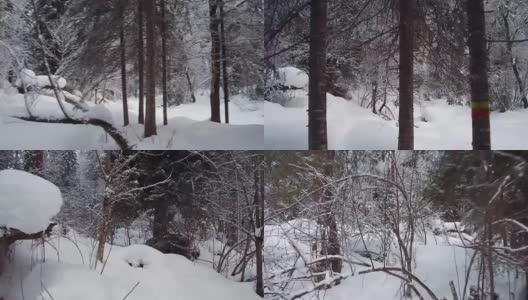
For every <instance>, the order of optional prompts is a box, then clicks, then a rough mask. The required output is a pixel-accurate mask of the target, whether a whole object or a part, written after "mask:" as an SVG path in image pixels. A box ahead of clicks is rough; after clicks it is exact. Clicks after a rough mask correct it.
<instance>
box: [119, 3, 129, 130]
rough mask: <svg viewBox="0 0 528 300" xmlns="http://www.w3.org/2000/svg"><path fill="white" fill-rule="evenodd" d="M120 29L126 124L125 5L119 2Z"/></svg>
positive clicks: (126, 122)
mask: <svg viewBox="0 0 528 300" xmlns="http://www.w3.org/2000/svg"><path fill="white" fill-rule="evenodd" d="M120 9H121V30H120V32H119V48H120V50H121V92H122V94H123V124H124V126H127V125H128V124H129V123H130V122H129V120H128V102H127V79H126V45H125V16H124V14H125V13H124V10H125V7H124V5H123V3H121V8H120Z"/></svg>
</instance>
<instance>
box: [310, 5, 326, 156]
mask: <svg viewBox="0 0 528 300" xmlns="http://www.w3.org/2000/svg"><path fill="white" fill-rule="evenodd" d="M327 6H328V3H327V0H313V1H312V3H311V14H310V77H309V85H308V87H309V92H308V94H309V95H308V148H309V149H310V150H326V149H328V141H327V132H326V39H327V36H326V35H327V24H326V22H327Z"/></svg>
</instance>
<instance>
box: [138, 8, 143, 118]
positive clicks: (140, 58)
mask: <svg viewBox="0 0 528 300" xmlns="http://www.w3.org/2000/svg"><path fill="white" fill-rule="evenodd" d="M143 47H144V45H143V0H138V57H137V59H138V78H139V96H138V98H139V110H138V123H139V124H145V113H144V108H145V104H144V103H143V96H144V93H145V92H144V90H143V83H144V80H143V75H144V71H143V64H144V59H145V56H144V54H143Z"/></svg>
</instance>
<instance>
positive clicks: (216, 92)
mask: <svg viewBox="0 0 528 300" xmlns="http://www.w3.org/2000/svg"><path fill="white" fill-rule="evenodd" d="M217 9H218V0H209V31H210V32H211V121H212V122H218V123H220V122H221V120H220V33H219V28H218V27H219V26H218V25H219V18H218V12H217Z"/></svg>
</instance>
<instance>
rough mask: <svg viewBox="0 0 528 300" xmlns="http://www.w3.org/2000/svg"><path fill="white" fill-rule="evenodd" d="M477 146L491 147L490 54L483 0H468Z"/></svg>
mask: <svg viewBox="0 0 528 300" xmlns="http://www.w3.org/2000/svg"><path fill="white" fill-rule="evenodd" d="M466 14H467V17H468V32H469V38H468V47H469V83H470V87H471V119H472V127H473V150H490V148H491V139H490V120H489V85H488V74H487V71H488V57H487V51H486V20H485V16H484V1H483V0H466Z"/></svg>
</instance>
